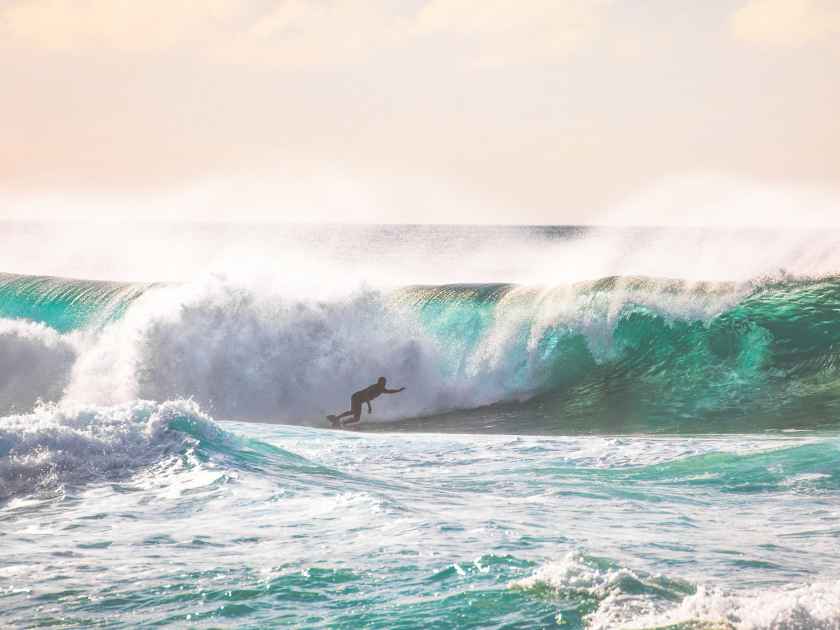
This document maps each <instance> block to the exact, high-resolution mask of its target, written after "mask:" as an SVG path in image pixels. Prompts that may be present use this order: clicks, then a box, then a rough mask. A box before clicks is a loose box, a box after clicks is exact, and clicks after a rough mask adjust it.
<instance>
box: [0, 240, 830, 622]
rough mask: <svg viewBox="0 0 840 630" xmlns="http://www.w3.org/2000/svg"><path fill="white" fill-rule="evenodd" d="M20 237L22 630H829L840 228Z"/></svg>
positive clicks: (3, 378)
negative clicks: (359, 394) (386, 390)
mask: <svg viewBox="0 0 840 630" xmlns="http://www.w3.org/2000/svg"><path fill="white" fill-rule="evenodd" d="M6 228H7V229H6V232H7V237H8V238H7V239H6V244H7V247H6V253H4V254H2V257H0V263H2V264H7V265H8V267H7V268H6V269H5V270H4V271H5V273H2V274H0V415H2V416H3V417H2V418H0V627H14V628H17V627H21V628H29V627H33V628H34V627H47V626H49V627H59V628H98V627H101V628H152V627H176V628H180V627H196V628H272V627H283V626H288V627H295V628H298V627H300V628H383V629H386V628H387V629H391V628H405V629H408V628H453V627H458V628H591V629H607V628H671V629H676V628H686V629H699V628H705V629H712V628H715V629H723V628H727V629H735V628H737V629H774V630H776V629H796V630H799V629H802V630H806V629H812V628H813V629H840V568H838V567H840V247H838V245H840V234H836V233H808V232H790V231H786V232H773V231H756V230H753V231H745V230H741V231H727V232H722V231H709V230H658V229H651V228H638V229H629V228H624V229H603V228H602V229H594V228H574V227H483V228H478V227H474V226H460V227H459V226H451V227H436V226H371V227H350V226H318V227H306V226H286V227H281V226H219V225H215V226H214V225H191V226H180V227H178V228H171V227H170V228H161V227H160V226H158V227H155V226H142V227H140V228H136V229H133V230H132V231H131V232H130V233H126V234H121V233H119V228H117V227H115V226H110V227H107V228H102V227H101V226H100V227H98V228H96V229H93V228H90V230H87V231H86V229H85V228H84V227H83V226H78V225H77V226H73V227H72V230H71V229H70V228H67V229H68V230H69V232H68V234H66V235H65V238H64V239H60V240H55V243H56V247H50V245H51V243H52V242H53V240H54V239H59V236H60V230H61V228H56V227H51V228H49V230H48V229H47V228H45V227H43V226H34V227H32V226H29V227H25V228H23V227H20V226H8V225H7V226H6ZM70 232H72V234H70ZM57 234H58V235H59V236H57ZM80 235H83V236H84V238H81V236H80ZM120 239H124V240H123V241H120ZM74 242H75V243H76V247H77V251H78V252H80V254H79V256H76V257H74V256H72V255H69V254H68V252H69V253H70V254H72V252H73V251H74V250H73V243H74ZM36 243H40V245H39V247H40V249H39V251H40V252H42V254H41V255H40V256H35V255H34V254H33V253H32V247H33V246H34V244H36ZM139 244H142V246H141V245H139ZM10 252H11V253H10ZM51 252H52V254H51ZM81 252H84V254H82V253H81ZM16 253H17V254H18V255H15V254H16ZM381 375H384V376H386V377H387V378H388V383H389V387H399V386H405V387H406V391H405V392H403V393H401V394H399V395H394V396H382V397H380V398H379V399H377V400H375V401H373V408H374V413H373V414H372V415H368V414H365V415H364V416H363V422H362V425H361V427H360V428H359V430H354V431H340V430H332V429H330V428H328V423H327V422H326V421H325V419H324V416H325V415H326V414H328V413H336V412H340V411H343V410H344V409H346V408H347V407H348V399H349V395H350V393H352V392H353V391H354V390H356V389H360V388H362V387H365V386H367V385H369V384H370V383H373V382H374V381H375V380H376V378H377V377H379V376H381Z"/></svg>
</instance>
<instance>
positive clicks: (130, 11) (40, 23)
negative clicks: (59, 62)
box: [0, 0, 607, 66]
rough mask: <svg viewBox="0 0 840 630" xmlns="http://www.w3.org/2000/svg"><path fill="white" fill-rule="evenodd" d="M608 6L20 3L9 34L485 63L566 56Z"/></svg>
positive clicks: (298, 62) (297, 61)
mask: <svg viewBox="0 0 840 630" xmlns="http://www.w3.org/2000/svg"><path fill="white" fill-rule="evenodd" d="M605 6H607V2H606V0H566V1H564V2H557V0H531V1H529V2H524V3H523V2H517V1H516V0H484V1H477V0H429V1H428V2H426V3H425V4H424V5H422V6H420V7H419V8H417V9H415V10H414V11H413V12H412V11H410V10H409V7H407V6H406V5H405V4H401V3H399V2H396V1H395V0H322V1H319V0H286V1H284V2H278V3H273V4H266V3H263V2H257V1H255V0H241V1H235V0H203V1H202V2H199V3H196V2H192V1H191V0H165V1H164V0H143V1H142V2H139V1H137V0H17V1H13V2H9V3H8V4H7V5H6V6H5V8H0V37H2V32H1V31H5V34H6V35H7V37H4V38H3V39H5V40H6V42H7V43H8V42H12V43H14V44H15V45H17V46H26V47H34V48H36V49H41V50H48V51H59V52H60V51H85V50H88V51H89V50H101V49H108V50H122V51H128V52H134V53H159V52H164V51H168V50H171V49H175V48H178V49H181V50H183V51H186V52H189V53H192V54H196V55H198V56H202V57H204V58H207V59H209V60H212V61H223V62H232V63H249V64H250V63H258V64H265V63H268V64H272V65H292V66H307V65H325V64H336V65H343V64H346V63H352V62H357V61H365V60H367V59H368V58H370V57H372V56H374V55H377V54H382V53H383V52H384V51H386V50H388V49H393V48H399V47H409V48H410V47H412V46H417V45H420V46H422V45H423V43H424V42H425V43H428V42H429V39H430V38H437V39H435V42H436V43H437V44H438V45H440V44H443V45H444V46H450V47H452V49H453V52H460V53H463V54H464V55H466V56H467V57H468V58H471V59H474V60H479V61H482V62H487V61H492V62H508V61H510V62H523V61H525V62H527V61H547V60H548V61H550V60H553V59H558V58H563V57H565V56H567V55H568V54H569V53H570V52H572V51H574V50H575V49H577V47H578V46H579V45H581V43H583V42H585V41H588V40H589V39H590V38H591V37H593V36H594V35H595V34H596V33H597V27H598V24H599V21H600V18H601V14H602V10H603V8H604V7H605Z"/></svg>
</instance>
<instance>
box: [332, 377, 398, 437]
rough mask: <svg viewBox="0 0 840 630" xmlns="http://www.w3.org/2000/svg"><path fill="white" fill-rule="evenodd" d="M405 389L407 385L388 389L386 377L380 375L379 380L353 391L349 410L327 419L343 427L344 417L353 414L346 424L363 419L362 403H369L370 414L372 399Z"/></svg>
mask: <svg viewBox="0 0 840 630" xmlns="http://www.w3.org/2000/svg"><path fill="white" fill-rule="evenodd" d="M404 389H405V387H400V388H399V389H388V388H387V387H385V377H384V376H380V377H379V380H377V381H376V382H375V383H374V384H373V385H370V386H369V387H365V388H364V389H360V390H359V391H357V392H353V395H352V396H350V410H349V411H345V412H344V413H342V414H339V415H337V416H327V420H329V421H330V422H331V423H332V425H333V426H334V427H341V426H342V422H341V419H342V418H346V417H348V416H353V419H352V420H348V421H347V422H345V423H344V424H345V425H347V424H351V423H352V424H355V423H357V422H359V421H360V420H361V419H362V404H367V407H368V414H371V413H373V407H371V406H370V401H371V400H373V399H374V398H378V397H379V396H380V395H381V394H399V393H400V392H401V391H403V390H404Z"/></svg>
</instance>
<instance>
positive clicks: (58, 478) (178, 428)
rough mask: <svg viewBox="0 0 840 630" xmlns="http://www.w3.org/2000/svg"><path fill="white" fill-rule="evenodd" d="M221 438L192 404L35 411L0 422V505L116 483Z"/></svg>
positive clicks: (47, 407)
mask: <svg viewBox="0 0 840 630" xmlns="http://www.w3.org/2000/svg"><path fill="white" fill-rule="evenodd" d="M224 436H225V432H224V431H223V430H222V429H220V428H219V427H218V426H217V425H216V424H215V423H214V422H213V421H212V419H211V418H210V417H209V416H207V415H206V414H204V413H203V412H202V411H201V410H200V409H199V407H198V405H197V404H195V403H194V402H192V401H184V400H179V401H169V402H164V403H153V402H149V401H135V402H132V403H127V404H123V405H117V406H113V407H99V406H95V405H73V404H63V405H55V404H51V405H42V406H40V407H39V408H37V409H36V410H35V411H34V412H32V413H29V414H24V415H12V416H7V417H5V418H0V501H5V500H8V499H10V498H12V497H15V496H21V495H30V494H33V493H37V494H41V495H46V496H55V495H61V494H63V493H64V492H66V491H67V490H68V489H69V488H71V487H75V486H80V485H83V484H88V483H92V482H95V481H102V480H109V481H110V480H118V479H121V478H124V477H126V476H127V475H129V474H131V473H133V472H135V471H137V470H138V469H139V468H141V467H144V466H149V465H152V464H156V463H159V462H161V461H162V460H164V459H166V458H168V457H174V458H180V457H191V456H192V455H193V452H194V449H195V447H197V446H198V445H199V444H200V443H201V442H202V441H210V442H219V441H220V440H223V439H224Z"/></svg>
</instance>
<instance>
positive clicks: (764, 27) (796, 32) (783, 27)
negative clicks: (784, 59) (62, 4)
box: [731, 0, 840, 47]
mask: <svg viewBox="0 0 840 630" xmlns="http://www.w3.org/2000/svg"><path fill="white" fill-rule="evenodd" d="M731 28H732V31H733V33H734V35H735V37H736V38H738V39H740V40H742V41H745V42H748V43H750V44H758V45H766V46H791V47H795V46H802V45H805V44H810V43H822V42H826V41H828V40H829V39H831V38H832V37H837V36H840V3H838V2H836V0H750V2H748V3H747V4H745V5H744V6H743V7H741V8H740V9H738V11H736V12H735V14H734V15H733V16H732V21H731Z"/></svg>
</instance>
